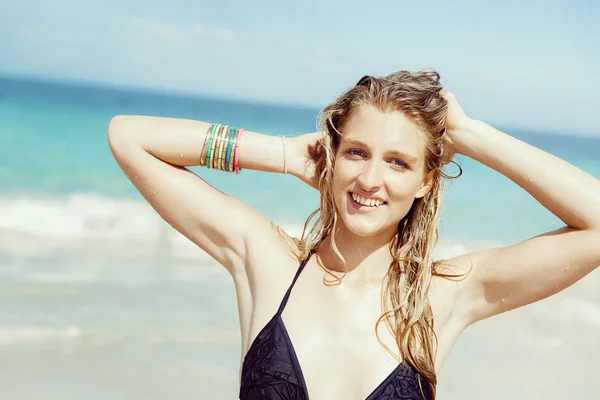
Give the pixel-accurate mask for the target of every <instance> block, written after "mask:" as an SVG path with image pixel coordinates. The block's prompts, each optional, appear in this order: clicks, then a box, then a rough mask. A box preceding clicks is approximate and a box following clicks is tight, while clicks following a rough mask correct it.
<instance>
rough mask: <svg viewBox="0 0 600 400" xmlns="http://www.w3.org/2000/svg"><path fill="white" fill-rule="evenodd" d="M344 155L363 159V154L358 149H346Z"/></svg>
mask: <svg viewBox="0 0 600 400" xmlns="http://www.w3.org/2000/svg"><path fill="white" fill-rule="evenodd" d="M346 154H348V155H351V156H356V157H364V156H365V152H364V151H362V150H360V149H348V150H346Z"/></svg>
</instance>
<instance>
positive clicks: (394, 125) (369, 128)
mask: <svg viewBox="0 0 600 400" xmlns="http://www.w3.org/2000/svg"><path fill="white" fill-rule="evenodd" d="M342 137H343V138H342V142H343V141H344V139H360V140H361V141H364V142H365V143H368V144H370V145H372V146H382V147H385V148H389V150H393V149H403V150H405V151H407V152H408V151H410V152H411V153H413V155H415V156H416V157H419V156H421V155H422V154H423V153H424V150H425V139H424V138H425V135H424V134H423V132H421V130H420V129H419V127H418V126H417V125H415V124H414V123H413V122H412V121H411V120H410V119H408V118H407V117H406V116H405V115H404V114H402V113H401V112H399V111H392V112H381V111H379V110H378V109H377V108H375V107H373V106H372V105H366V104H365V105H360V106H358V107H357V108H356V109H355V110H354V112H353V113H352V115H351V116H350V119H349V120H348V121H347V122H346V126H345V127H344V130H343V132H342Z"/></svg>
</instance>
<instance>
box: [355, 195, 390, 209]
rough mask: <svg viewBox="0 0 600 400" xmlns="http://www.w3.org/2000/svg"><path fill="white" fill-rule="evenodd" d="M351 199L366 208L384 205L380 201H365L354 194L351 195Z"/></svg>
mask: <svg viewBox="0 0 600 400" xmlns="http://www.w3.org/2000/svg"><path fill="white" fill-rule="evenodd" d="M352 198H353V199H354V201H356V202H357V203H358V204H362V205H363V206H367V207H379V206H380V205H382V204H383V203H384V202H383V201H381V200H376V199H365V198H364V197H362V196H360V195H358V194H356V193H352Z"/></svg>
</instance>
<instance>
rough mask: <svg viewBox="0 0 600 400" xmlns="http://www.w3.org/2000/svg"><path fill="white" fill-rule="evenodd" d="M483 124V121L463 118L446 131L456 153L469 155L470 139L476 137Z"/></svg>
mask: <svg viewBox="0 0 600 400" xmlns="http://www.w3.org/2000/svg"><path fill="white" fill-rule="evenodd" d="M483 125H485V123H484V122H483V121H480V120H476V119H471V118H465V119H464V120H462V121H461V122H460V123H459V124H457V125H456V126H455V127H453V128H452V129H450V130H449V131H448V135H449V136H450V138H451V140H452V145H453V147H454V149H455V151H456V153H458V154H463V155H466V156H469V152H470V151H469V149H470V148H471V147H472V140H474V139H476V136H477V134H478V132H480V131H481V129H482V126H483Z"/></svg>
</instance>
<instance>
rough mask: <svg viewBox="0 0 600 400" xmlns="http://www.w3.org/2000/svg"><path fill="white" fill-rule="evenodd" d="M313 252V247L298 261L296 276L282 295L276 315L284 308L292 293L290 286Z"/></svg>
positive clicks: (292, 285)
mask: <svg viewBox="0 0 600 400" xmlns="http://www.w3.org/2000/svg"><path fill="white" fill-rule="evenodd" d="M314 252H315V249H314V248H313V249H312V250H311V251H310V252H309V253H308V255H307V256H306V258H305V259H304V260H302V262H301V263H300V266H299V267H298V271H297V272H296V276H294V280H293V281H292V284H291V285H290V287H289V288H288V290H287V292H285V296H283V300H282V301H281V304H280V305H279V310H277V314H276V315H277V316H279V315H281V313H282V312H283V310H284V309H285V306H286V304H287V302H288V299H289V298H290V294H291V293H292V288H293V287H294V285H295V284H296V281H297V280H298V277H299V276H300V274H301V273H302V270H304V267H305V266H306V263H308V260H309V259H310V256H312V255H313V253H314Z"/></svg>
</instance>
